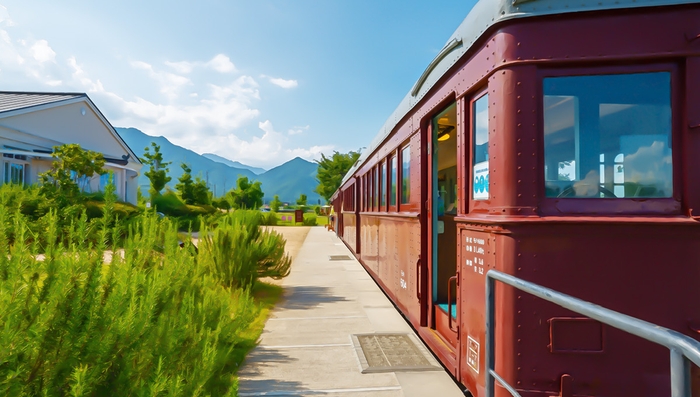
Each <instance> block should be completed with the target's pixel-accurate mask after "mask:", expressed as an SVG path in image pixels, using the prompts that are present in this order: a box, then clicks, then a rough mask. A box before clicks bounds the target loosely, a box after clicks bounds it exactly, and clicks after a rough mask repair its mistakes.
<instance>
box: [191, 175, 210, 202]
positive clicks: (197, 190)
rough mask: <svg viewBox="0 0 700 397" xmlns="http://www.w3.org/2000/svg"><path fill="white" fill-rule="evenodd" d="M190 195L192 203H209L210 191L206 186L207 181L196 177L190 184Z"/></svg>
mask: <svg viewBox="0 0 700 397" xmlns="http://www.w3.org/2000/svg"><path fill="white" fill-rule="evenodd" d="M192 196H193V197H194V203H195V204H197V205H211V204H212V200H211V191H210V190H209V188H208V187H207V182H206V181H205V180H203V179H202V178H200V177H197V178H196V179H195V181H194V185H192Z"/></svg>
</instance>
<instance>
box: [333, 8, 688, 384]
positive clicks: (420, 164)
mask: <svg viewBox="0 0 700 397" xmlns="http://www.w3.org/2000/svg"><path fill="white" fill-rule="evenodd" d="M698 153H700V1H698V0H596V1H592V2H591V1H570V0H481V1H480V2H479V3H477V4H476V6H475V7H474V9H473V10H472V11H471V12H470V14H469V15H468V16H467V18H466V19H465V20H464V22H463V23H462V24H461V25H460V27H459V28H458V29H457V31H456V32H455V33H454V35H453V36H452V37H451V38H450V40H449V41H448V43H447V45H446V46H445V47H444V48H443V50H442V51H441V52H440V53H439V54H438V56H437V57H436V58H435V60H434V61H433V62H431V64H430V65H429V66H428V68H427V69H426V71H425V72H424V74H423V75H422V76H421V78H420V79H419V80H418V82H417V83H416V84H415V86H414V87H413V88H412V89H411V91H410V92H409V94H408V95H407V96H406V97H405V99H404V100H403V101H402V103H401V104H400V106H399V107H398V108H397V110H396V111H395V112H394V114H392V115H391V116H390V118H389V121H387V123H386V124H385V125H384V127H383V128H382V130H381V131H380V133H379V135H378V136H377V138H376V139H375V140H374V142H373V143H372V144H371V145H370V147H369V148H368V149H367V150H366V151H365V152H364V153H363V156H362V157H361V158H360V160H359V161H358V163H357V164H356V165H355V166H354V167H353V168H352V169H351V171H350V172H349V173H348V174H347V175H346V176H345V179H344V180H343V183H342V185H341V187H340V188H339V190H338V191H337V192H336V193H335V195H334V196H333V198H332V202H333V205H334V206H335V211H336V213H337V214H338V229H337V232H338V233H339V235H340V236H341V237H342V239H343V240H344V242H345V243H346V244H347V246H348V247H349V248H350V249H351V250H352V251H353V252H354V254H355V255H356V257H357V258H358V259H359V260H360V262H361V263H362V264H363V265H364V267H365V268H366V269H367V270H368V271H369V272H370V273H371V275H372V276H373V277H374V279H375V280H376V281H377V283H379V284H380V285H381V287H382V288H383V289H384V291H385V292H386V293H387V295H388V296H389V297H390V298H391V299H392V300H393V302H394V303H395V304H396V306H397V307H398V308H399V309H400V310H401V311H402V312H403V314H404V315H405V317H406V318H407V319H408V320H409V321H410V322H411V323H412V325H413V326H414V327H415V328H416V329H417V330H418V332H419V334H420V335H421V337H422V339H423V340H424V342H425V343H426V344H427V345H428V346H429V347H430V348H431V349H432V351H433V352H434V353H435V354H436V356H437V357H438V358H439V359H440V360H441V361H442V363H443V364H444V365H445V367H446V368H447V369H448V370H449V371H450V372H451V373H452V375H453V376H454V377H455V379H456V380H457V381H459V382H461V384H463V385H464V386H465V388H466V389H467V390H468V391H469V392H470V393H471V394H472V395H473V396H477V397H481V396H484V395H485V388H486V383H487V377H486V373H487V372H488V370H487V368H486V356H487V355H488V354H491V355H492V357H494V359H495V362H496V366H495V369H496V372H497V373H498V374H500V376H501V377H502V379H503V380H504V381H507V383H509V384H510V385H512V387H513V388H514V389H516V390H517V392H518V393H520V395H522V396H531V397H535V396H537V397H545V396H667V395H669V390H670V387H671V383H672V380H671V376H670V374H669V354H668V350H667V349H665V348H664V347H660V346H658V345H655V344H652V343H651V342H648V341H646V340H644V339H641V338H638V337H636V336H632V335H629V334H627V333H625V332H622V331H620V330H618V329H616V328H614V327H610V326H608V325H605V324H602V323H600V322H598V321H596V320H593V319H591V318H589V317H585V316H582V315H579V314H577V313H574V312H572V311H569V310H567V309H563V308H562V307H560V306H558V305H555V304H553V303H550V302H547V301H545V300H542V299H539V298H536V297H534V296H532V295H529V294H527V293H524V292H521V291H519V290H517V289H515V288H512V287H510V286H507V285H503V284H501V285H498V286H497V287H496V292H495V295H496V300H497V304H498V305H497V307H496V309H495V317H496V319H497V322H496V324H497V326H496V329H495V350H494V351H493V352H486V351H485V349H486V346H485V343H486V335H487V330H486V325H485V324H486V318H485V316H486V313H485V311H484V307H485V299H486V298H485V288H486V287H485V285H486V274H487V272H488V271H489V270H491V269H496V270H498V271H500V272H503V273H506V274H509V275H512V276H515V277H517V278H519V279H522V280H526V281H529V282H532V283H535V284H538V285H541V286H544V287H548V288H551V289H553V290H556V291H561V292H563V293H565V294H568V295H571V296H573V297H577V298H580V299H583V300H585V301H588V302H592V303H594V304H597V305H601V306H603V307H606V308H610V309H612V310H615V311H618V312H621V313H625V314H627V315H630V316H633V317H636V318H639V319H642V320H645V321H648V322H650V323H653V324H657V325H659V326H662V327H666V328H668V329H670V330H674V331H676V332H678V333H680V334H683V335H686V336H689V337H692V338H695V339H698V338H700V335H698V334H699V333H700V250H699V248H700V155H698ZM696 369H697V368H695V367H693V375H695V377H694V379H693V385H692V389H693V390H694V391H695V393H696V394H695V395H698V393H700V382H698V381H697V379H698V377H697V371H696ZM690 387H691V386H688V388H690ZM674 393H675V392H674ZM496 395H508V394H507V391H506V390H505V389H504V388H503V387H500V386H498V387H497V388H496ZM674 395H676V394H674Z"/></svg>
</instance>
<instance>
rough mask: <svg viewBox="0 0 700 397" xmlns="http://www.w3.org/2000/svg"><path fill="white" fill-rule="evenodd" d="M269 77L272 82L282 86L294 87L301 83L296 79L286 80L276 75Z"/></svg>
mask: <svg viewBox="0 0 700 397" xmlns="http://www.w3.org/2000/svg"><path fill="white" fill-rule="evenodd" d="M268 79H269V80H270V83H272V84H274V85H276V86H279V87H282V88H294V87H296V86H298V85H299V83H298V82H297V81H296V80H285V79H279V78H275V77H268Z"/></svg>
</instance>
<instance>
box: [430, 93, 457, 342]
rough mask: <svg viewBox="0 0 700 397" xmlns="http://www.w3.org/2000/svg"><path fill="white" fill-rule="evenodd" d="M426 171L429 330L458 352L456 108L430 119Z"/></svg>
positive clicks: (452, 107) (453, 107)
mask: <svg viewBox="0 0 700 397" xmlns="http://www.w3.org/2000/svg"><path fill="white" fill-rule="evenodd" d="M431 127H432V128H431V131H432V136H431V138H432V139H431V142H432V145H431V146H432V153H431V154H432V156H431V157H432V158H431V165H432V167H430V168H431V170H430V174H431V175H430V179H431V182H430V196H431V198H432V199H431V200H430V202H431V205H432V209H431V211H430V218H431V219H430V223H431V226H432V227H431V229H432V230H431V233H430V236H431V238H430V245H431V249H430V253H431V255H430V256H431V258H430V259H431V261H430V264H429V266H430V272H429V274H430V284H431V288H430V290H431V305H432V310H431V313H432V316H431V320H432V321H430V323H431V324H432V328H433V329H434V330H435V331H436V332H437V333H438V334H439V335H440V336H441V337H442V339H444V341H445V342H447V344H448V345H450V346H451V347H452V348H453V349H454V350H453V351H454V352H457V351H458V324H459V319H458V316H459V309H458V307H457V305H458V302H459V297H458V294H459V291H458V288H457V227H456V224H455V216H456V215H457V192H458V190H457V106H456V103H453V104H452V105H450V106H448V107H447V108H445V109H444V110H443V111H441V112H440V113H438V114H437V115H436V116H435V117H433V119H432V125H431Z"/></svg>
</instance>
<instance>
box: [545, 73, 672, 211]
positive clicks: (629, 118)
mask: <svg viewBox="0 0 700 397" xmlns="http://www.w3.org/2000/svg"><path fill="white" fill-rule="evenodd" d="M543 86H544V87H543V88H544V89H543V93H544V111H543V115H544V156H545V160H544V161H545V169H544V173H545V181H546V182H545V193H546V196H547V197H556V198H654V197H657V198H663V197H672V196H673V161H672V159H673V157H672V149H671V148H672V145H671V135H672V120H671V116H672V112H671V73H670V72H652V73H633V74H607V75H603V74H601V75H585V76H563V77H547V78H544V81H543Z"/></svg>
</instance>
